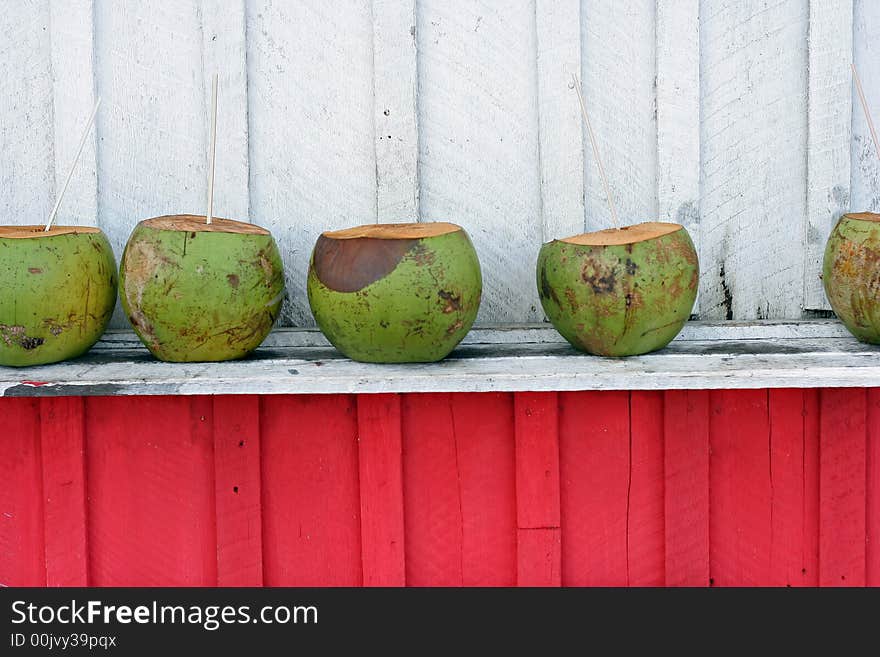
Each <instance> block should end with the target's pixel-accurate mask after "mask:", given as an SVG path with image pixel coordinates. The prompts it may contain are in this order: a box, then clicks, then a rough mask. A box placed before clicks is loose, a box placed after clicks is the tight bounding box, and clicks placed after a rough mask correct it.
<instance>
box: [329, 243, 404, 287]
mask: <svg viewBox="0 0 880 657" xmlns="http://www.w3.org/2000/svg"><path fill="white" fill-rule="evenodd" d="M417 242H418V240H415V239H411V238H410V239H404V238H397V239H377V238H375V237H363V238H361V239H349V238H345V239H333V238H330V237H327V235H326V234H324V235H321V236H320V237H319V238H318V242H317V244H315V252H314V254H313V255H312V266H313V267H314V268H315V275H316V276H317V277H318V280H320V281H321V282H322V283H323V284H324V285H325V286H326V287H329V288H330V289H331V290H336V291H337V292H357V291H358V290H362V289H363V288H365V287H367V285H369V284H370V283H374V282H376V281H378V280H379V279H380V278H384V277H385V276H387V275H388V274H390V273H391V272H392V271H394V268H395V267H397V264H398V263H399V262H400V260H401V259H402V258H403V256H404V255H406V252H407V251H409V250H410V249H411V248H412V247H413V245H415V244H416V243H417Z"/></svg>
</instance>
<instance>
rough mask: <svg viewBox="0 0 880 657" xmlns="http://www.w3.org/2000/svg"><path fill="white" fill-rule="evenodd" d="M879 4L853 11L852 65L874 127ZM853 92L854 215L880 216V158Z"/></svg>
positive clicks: (878, 99)
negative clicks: (859, 79) (870, 214)
mask: <svg viewBox="0 0 880 657" xmlns="http://www.w3.org/2000/svg"><path fill="white" fill-rule="evenodd" d="M878 32H880V4H878V3H876V2H871V0H855V5H854V7H853V36H852V39H853V62H854V63H855V65H856V68H857V69H858V71H859V77H860V78H861V80H862V86H863V87H864V90H865V96H866V97H867V100H868V106H869V108H870V109H871V112H872V115H873V118H874V125H877V124H878V123H880V68H878V66H877V60H878V59H880V43H878V42H877V34H878ZM851 89H852V96H851V98H852V99H853V100H852V142H851V151H850V162H851V165H850V166H851V169H850V171H851V175H852V181H851V182H852V200H851V201H850V209H851V210H852V211H855V212H865V211H870V212H880V157H878V153H877V148H876V147H875V146H874V142H873V141H872V140H871V133H870V131H869V130H868V123H867V121H865V113H864V110H862V106H861V104H860V102H859V100H858V99H857V98H856V95H855V94H856V91H855V87H851Z"/></svg>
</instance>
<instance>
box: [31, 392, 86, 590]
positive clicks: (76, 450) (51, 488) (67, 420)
mask: <svg viewBox="0 0 880 657" xmlns="http://www.w3.org/2000/svg"><path fill="white" fill-rule="evenodd" d="M84 407H85V402H84V401H83V399H82V397H62V398H58V399H41V400H40V455H41V460H42V470H43V472H42V479H43V524H44V536H45V548H46V585H47V586H88V542H87V538H86V527H87V526H88V518H87V516H86V468H85V460H86V455H85V449H86V444H85V414H84Z"/></svg>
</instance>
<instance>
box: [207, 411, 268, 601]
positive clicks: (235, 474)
mask: <svg viewBox="0 0 880 657" xmlns="http://www.w3.org/2000/svg"><path fill="white" fill-rule="evenodd" d="M212 403H213V407H212V412H213V416H214V422H213V428H214V495H215V499H216V503H215V504H216V511H215V515H216V519H217V585H218V586H261V585H262V584H263V532H262V523H261V518H262V515H263V508H262V481H261V476H260V453H261V451H260V399H259V398H258V397H255V396H253V395H241V396H224V397H214V398H213V402H212Z"/></svg>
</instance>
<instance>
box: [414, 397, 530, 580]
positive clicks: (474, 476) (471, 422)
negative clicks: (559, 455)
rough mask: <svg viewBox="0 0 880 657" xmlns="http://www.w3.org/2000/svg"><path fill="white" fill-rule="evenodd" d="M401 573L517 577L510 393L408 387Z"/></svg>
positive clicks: (445, 577)
mask: <svg viewBox="0 0 880 657" xmlns="http://www.w3.org/2000/svg"><path fill="white" fill-rule="evenodd" d="M402 419H403V422H402V425H403V450H404V461H403V463H404V466H403V475H404V513H405V523H406V581H407V584H409V585H412V586H459V585H481V586H496V585H512V584H514V583H515V581H516V498H515V461H514V440H513V433H514V430H513V403H512V398H511V396H510V395H509V394H505V393H485V394H473V395H471V394H446V393H440V394H412V395H405V396H404V398H403V406H402Z"/></svg>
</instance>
